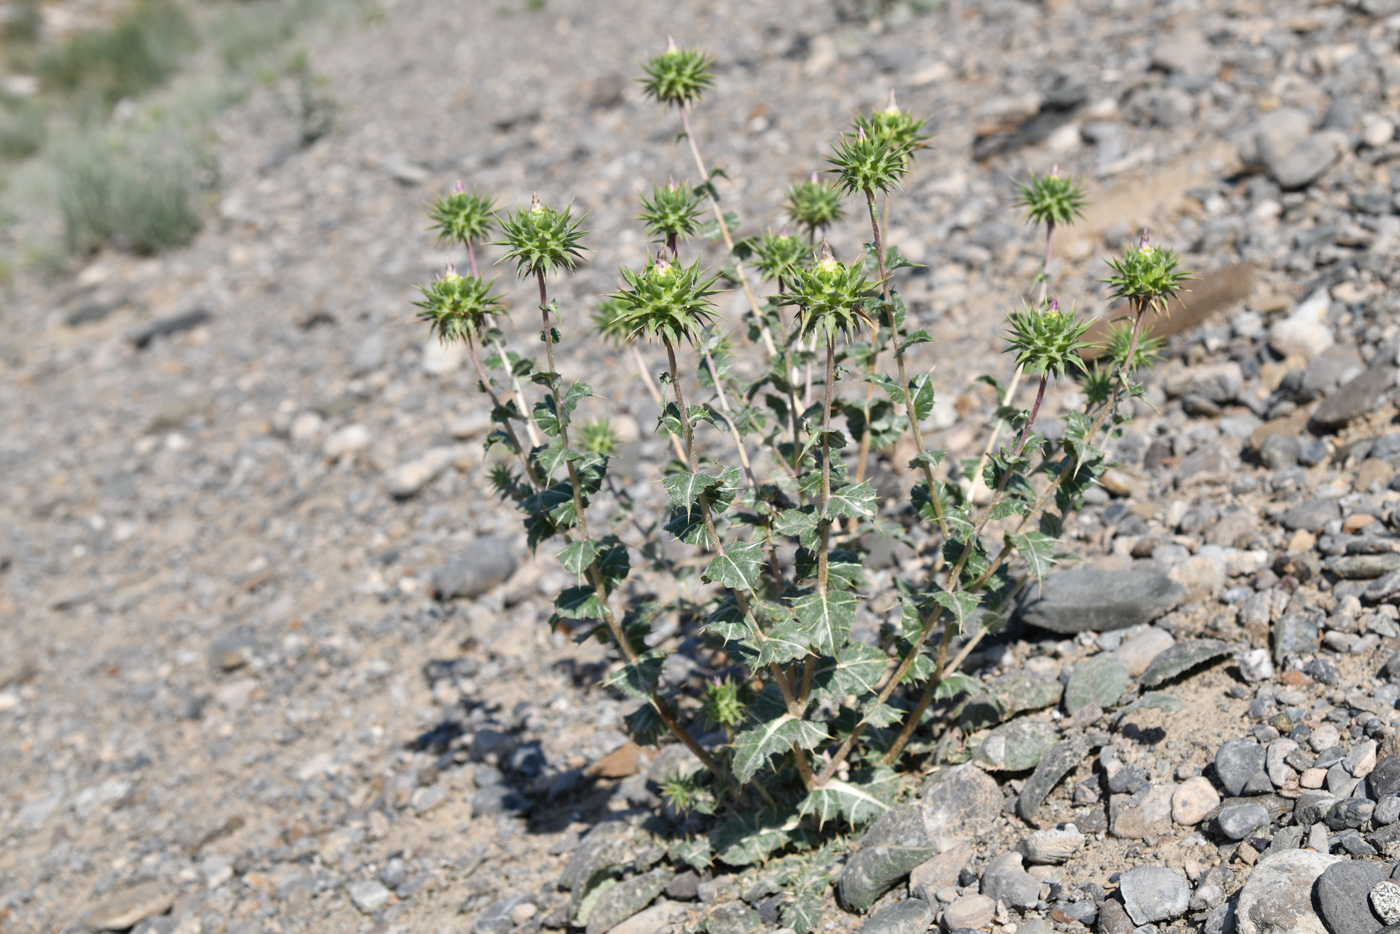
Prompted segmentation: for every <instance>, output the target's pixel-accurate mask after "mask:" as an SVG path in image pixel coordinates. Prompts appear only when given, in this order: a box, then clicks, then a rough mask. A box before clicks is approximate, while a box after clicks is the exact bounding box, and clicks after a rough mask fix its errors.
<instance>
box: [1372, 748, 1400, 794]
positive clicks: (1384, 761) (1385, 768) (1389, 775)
mask: <svg viewBox="0 0 1400 934" xmlns="http://www.w3.org/2000/svg"><path fill="white" fill-rule="evenodd" d="M1366 783H1367V785H1368V786H1369V787H1370V789H1371V797H1373V798H1375V799H1376V800H1377V801H1379V800H1381V799H1382V798H1385V797H1387V796H1389V795H1397V794H1400V756H1384V757H1382V758H1380V759H1378V760H1376V767H1375V768H1373V769H1371V774H1370V775H1367V776H1366Z"/></svg>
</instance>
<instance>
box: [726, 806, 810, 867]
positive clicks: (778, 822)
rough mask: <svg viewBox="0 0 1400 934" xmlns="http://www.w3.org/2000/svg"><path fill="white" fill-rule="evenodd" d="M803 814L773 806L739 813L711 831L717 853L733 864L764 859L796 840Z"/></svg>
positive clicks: (744, 863) (746, 864)
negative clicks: (777, 809) (768, 808)
mask: <svg viewBox="0 0 1400 934" xmlns="http://www.w3.org/2000/svg"><path fill="white" fill-rule="evenodd" d="M800 820H801V818H799V817H798V815H796V814H792V813H779V812H777V811H774V810H763V811H747V812H745V813H742V814H736V815H735V816H733V817H731V818H730V819H729V820H727V821H725V822H724V823H723V824H720V825H719V826H718V827H716V828H715V829H714V830H713V831H711V833H710V845H711V846H713V847H714V850H715V856H716V857H718V859H719V860H720V861H721V862H724V863H727V864H729V865H730V866H749V865H752V864H754V863H757V862H762V861H763V860H764V859H767V858H768V854H770V853H772V852H773V851H774V850H778V849H781V848H783V847H785V846H787V845H788V844H789V843H791V842H792V841H793V838H794V837H795V836H796V831H797V827H798V824H799V822H800Z"/></svg>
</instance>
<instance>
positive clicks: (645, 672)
mask: <svg viewBox="0 0 1400 934" xmlns="http://www.w3.org/2000/svg"><path fill="white" fill-rule="evenodd" d="M665 662H666V653H665V652H662V651H660V650H653V651H651V652H648V653H647V654H645V655H642V656H639V657H638V658H637V661H636V662H635V663H632V662H627V663H625V664H623V666H622V667H621V668H619V669H617V670H616V671H614V672H612V673H611V674H609V675H608V676H607V678H606V679H605V680H604V681H603V683H604V684H606V685H607V686H608V687H612V688H617V689H618V690H619V691H621V692H622V693H623V694H626V695H627V696H628V697H650V696H651V693H652V692H653V691H655V690H656V682H657V681H659V680H660V679H661V666H662V665H663V664H665Z"/></svg>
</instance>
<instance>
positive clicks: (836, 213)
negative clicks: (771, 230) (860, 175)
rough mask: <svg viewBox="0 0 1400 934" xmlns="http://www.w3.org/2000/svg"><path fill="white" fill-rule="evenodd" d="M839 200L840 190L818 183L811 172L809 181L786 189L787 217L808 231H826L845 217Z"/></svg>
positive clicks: (830, 185)
mask: <svg viewBox="0 0 1400 934" xmlns="http://www.w3.org/2000/svg"><path fill="white" fill-rule="evenodd" d="M841 200H842V199H841V191H840V189H838V188H837V187H836V186H835V185H833V184H831V183H830V182H822V181H818V180H817V173H816V172H813V173H812V180H811V181H809V182H798V183H797V184H796V185H793V186H792V187H791V188H789V189H788V191H787V213H788V217H790V218H792V220H793V222H794V223H797V224H801V225H802V226H803V227H806V228H807V229H808V230H809V231H812V230H818V229H820V230H826V229H827V228H828V227H830V226H831V225H832V224H835V223H836V222H837V221H839V220H841V218H842V217H844V216H845V215H846V209H845V207H844V206H843V205H842V203H841Z"/></svg>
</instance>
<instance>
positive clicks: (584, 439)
mask: <svg viewBox="0 0 1400 934" xmlns="http://www.w3.org/2000/svg"><path fill="white" fill-rule="evenodd" d="M579 444H580V446H582V448H583V449H584V450H585V451H587V452H588V453H590V454H605V455H607V456H609V457H611V456H612V455H614V454H616V453H617V432H615V431H613V424H612V419H610V418H608V417H607V416H604V417H602V418H595V419H593V421H591V422H584V423H583V424H582V425H580V426H579Z"/></svg>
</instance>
